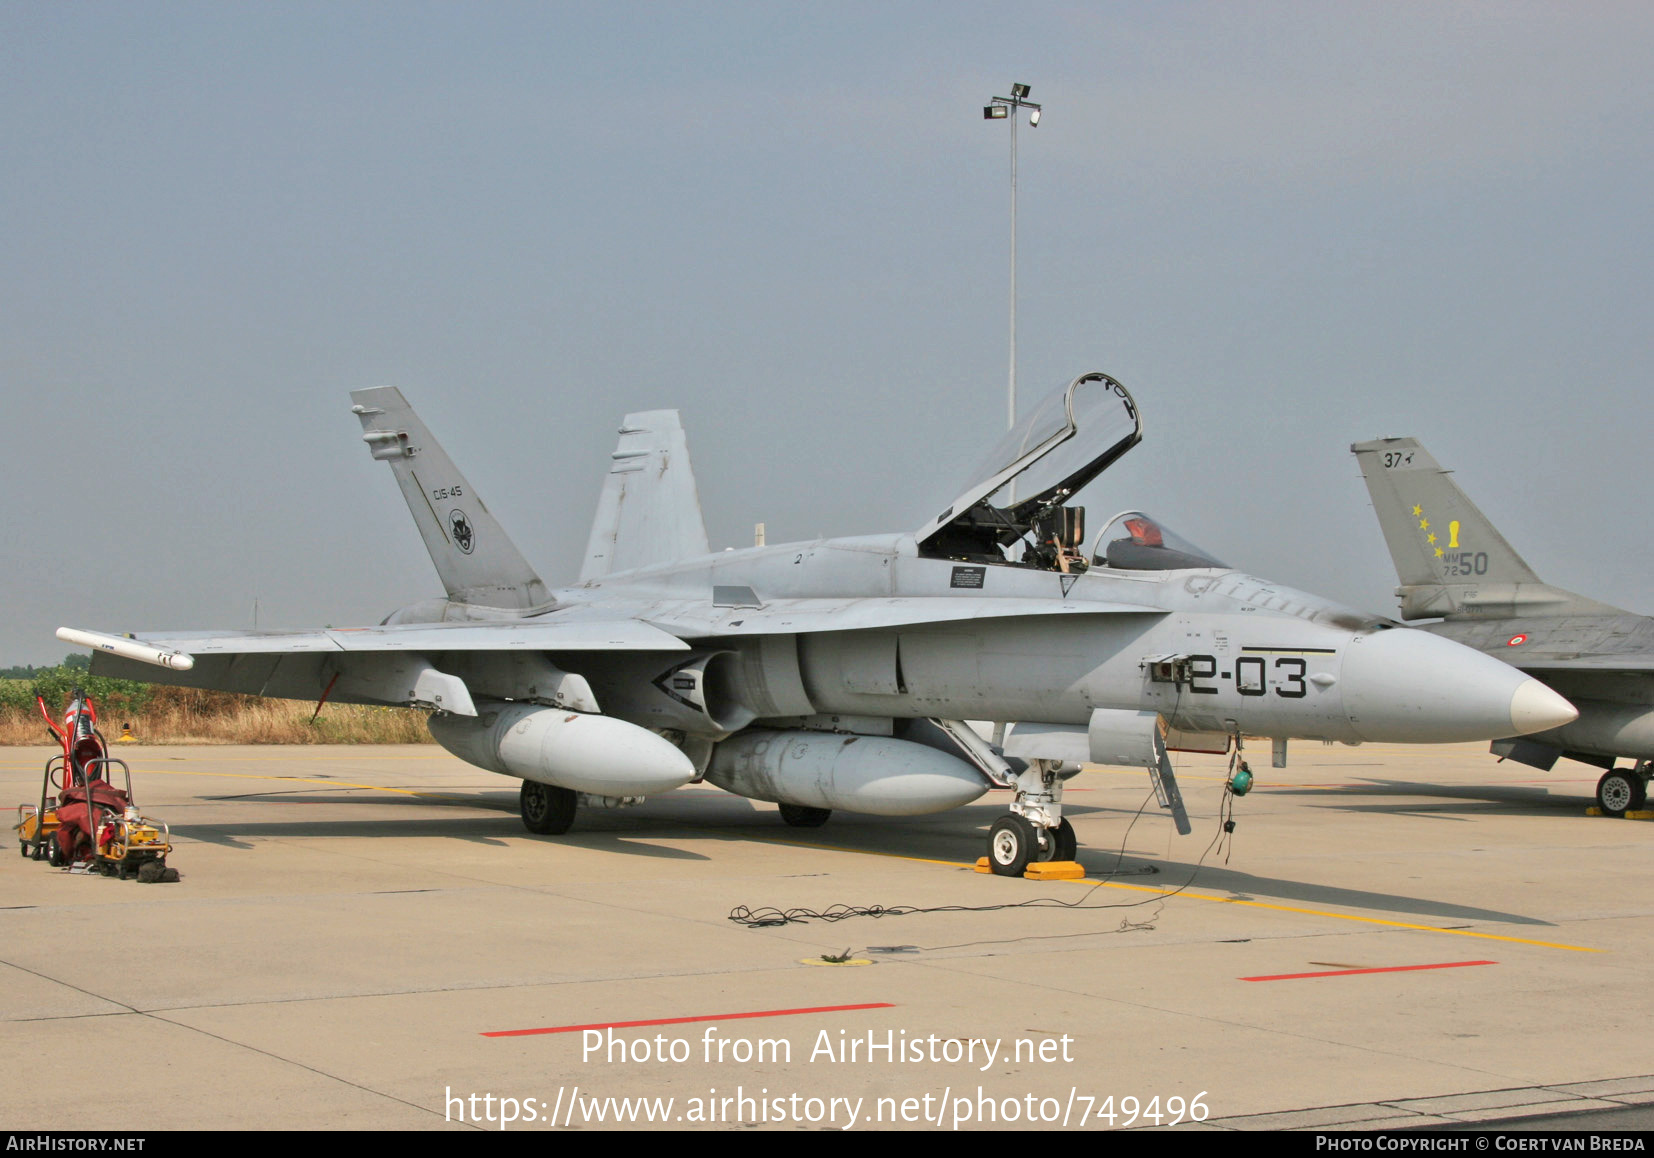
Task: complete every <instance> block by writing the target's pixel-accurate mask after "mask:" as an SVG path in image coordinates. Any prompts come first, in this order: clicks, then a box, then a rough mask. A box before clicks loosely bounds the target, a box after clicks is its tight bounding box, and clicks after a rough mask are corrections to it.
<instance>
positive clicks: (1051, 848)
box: [988, 812, 1079, 877]
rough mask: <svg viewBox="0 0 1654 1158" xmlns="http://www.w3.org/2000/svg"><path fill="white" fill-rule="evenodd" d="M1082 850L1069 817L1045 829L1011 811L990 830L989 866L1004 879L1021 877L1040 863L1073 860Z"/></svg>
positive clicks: (995, 822)
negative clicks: (1055, 825)
mask: <svg viewBox="0 0 1654 1158" xmlns="http://www.w3.org/2000/svg"><path fill="white" fill-rule="evenodd" d="M1041 837H1043V838H1044V839H1043V840H1042V839H1041ZM1078 850H1079V842H1078V841H1077V840H1076V839H1075V837H1074V826H1073V825H1072V824H1069V823H1068V820H1067V818H1064V819H1063V820H1062V821H1061V822H1060V823H1059V824H1058V825H1057V827H1055V828H1047V829H1044V830H1041V829H1039V828H1037V827H1036V826H1035V825H1034V822H1033V821H1031V820H1029V819H1028V818H1027V817H1026V816H1019V815H1018V814H1017V813H1015V812H1007V813H1006V814H1005V815H1004V816H1001V817H1000V818H999V819H998V820H996V821H994V826H993V827H992V828H991V829H989V830H988V867H990V868H991V869H993V871H994V872H995V874H997V875H999V876H1002V877H1019V876H1021V875H1022V874H1023V873H1025V872H1027V871H1028V866H1029V865H1030V864H1034V863H1036V862H1040V861H1052V860H1073V859H1074V856H1075V854H1076V853H1077V852H1078Z"/></svg>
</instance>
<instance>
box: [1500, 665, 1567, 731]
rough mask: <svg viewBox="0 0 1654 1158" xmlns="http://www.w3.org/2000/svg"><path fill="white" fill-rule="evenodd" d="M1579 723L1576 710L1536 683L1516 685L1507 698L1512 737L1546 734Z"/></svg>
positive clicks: (1535, 681) (1530, 681) (1542, 685)
mask: <svg viewBox="0 0 1654 1158" xmlns="http://www.w3.org/2000/svg"><path fill="white" fill-rule="evenodd" d="M1577 719H1579V709H1578V708H1576V707H1574V706H1573V705H1572V704H1570V703H1569V702H1568V701H1567V700H1565V699H1563V698H1562V697H1561V696H1559V695H1557V694H1556V693H1555V692H1553V691H1552V690H1551V689H1550V688H1548V687H1546V686H1545V685H1544V684H1542V683H1540V682H1539V681H1538V680H1534V679H1530V680H1529V681H1528V682H1527V683H1525V684H1520V685H1518V687H1517V689H1516V694H1515V695H1513V696H1511V698H1510V723H1511V727H1513V728H1515V729H1516V731H1515V733H1514V734H1515V735H1518V736H1526V735H1527V734H1528V733H1530V732H1548V731H1550V730H1551V729H1552V728H1560V727H1561V726H1562V725H1563V724H1571V723H1573V722H1574V721H1575V720H1577Z"/></svg>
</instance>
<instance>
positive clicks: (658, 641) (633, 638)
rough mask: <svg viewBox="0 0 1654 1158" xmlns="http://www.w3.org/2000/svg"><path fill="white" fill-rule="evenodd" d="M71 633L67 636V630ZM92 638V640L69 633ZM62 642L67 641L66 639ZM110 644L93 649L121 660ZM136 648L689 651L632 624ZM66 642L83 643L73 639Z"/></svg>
mask: <svg viewBox="0 0 1654 1158" xmlns="http://www.w3.org/2000/svg"><path fill="white" fill-rule="evenodd" d="M64 630H68V629H64ZM73 634H74V635H77V636H92V637H94V638H95V637H96V633H93V632H74V633H73ZM63 638H66V637H63ZM102 638H103V639H106V640H113V641H114V643H113V644H109V645H105V644H101V643H100V644H91V645H90V646H93V647H95V648H97V649H98V650H102V651H105V652H111V653H114V654H119V653H120V652H119V648H118V647H116V646H115V644H118V643H119V642H120V639H118V638H116V637H111V636H104V637H102ZM129 638H131V639H132V640H133V641H135V642H137V643H140V644H148V645H150V646H151V647H155V648H159V649H163V650H166V651H172V652H184V653H186V654H188V655H190V656H193V657H197V658H200V657H203V656H212V655H253V654H272V653H273V654H280V655H300V654H303V653H305V652H353V651H686V650H688V648H689V645H688V644H686V643H685V642H684V641H683V640H681V639H678V638H677V637H676V636H672V635H668V634H667V633H666V632H664V631H662V630H660V629H659V628H656V627H651V626H649V624H647V623H641V622H639V621H637V620H635V619H595V618H585V617H582V618H578V619H569V620H562V619H542V620H533V619H530V620H505V621H501V622H497V623H494V622H485V623H408V624H394V625H391V626H380V627H330V628H324V629H322V630H320V631H213V632H187V631H155V632H149V631H146V632H144V633H143V634H142V635H137V636H133V637H129ZM70 642H84V641H83V640H80V639H71V640H70Z"/></svg>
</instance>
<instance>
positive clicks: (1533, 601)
mask: <svg viewBox="0 0 1654 1158" xmlns="http://www.w3.org/2000/svg"><path fill="white" fill-rule="evenodd" d="M1350 450H1352V451H1353V452H1354V453H1355V457H1356V460H1357V461H1358V462H1360V464H1361V473H1362V475H1363V477H1365V479H1366V480H1367V492H1368V493H1369V494H1370V495H1371V496H1372V500H1373V509H1374V510H1375V511H1376V512H1377V513H1378V522H1379V526H1381V527H1382V528H1383V529H1384V540H1385V542H1386V543H1387V544H1388V545H1389V548H1390V558H1391V559H1392V560H1393V561H1394V562H1395V565H1396V574H1397V576H1398V577H1399V578H1400V579H1401V586H1400V587H1398V588H1397V589H1396V594H1397V595H1398V596H1400V597H1401V617H1402V618H1403V619H1434V618H1438V617H1439V618H1440V619H1441V622H1440V623H1432V624H1427V625H1425V628H1424V629H1425V630H1426V631H1430V632H1433V633H1435V634H1436V635H1440V636H1443V637H1445V638H1447V639H1452V640H1456V641H1458V642H1459V643H1463V644H1467V645H1468V646H1470V647H1474V648H1476V649H1477V650H1478V651H1483V652H1486V653H1487V654H1488V655H1492V656H1497V657H1498V658H1499V659H1502V660H1504V661H1505V662H1506V663H1508V664H1510V665H1512V666H1513V667H1517V668H1520V669H1521V670H1522V671H1525V672H1527V673H1528V674H1530V675H1533V676H1535V677H1537V678H1539V679H1542V680H1544V681H1545V683H1547V684H1549V685H1550V686H1551V687H1553V688H1555V689H1556V690H1557V691H1558V692H1561V693H1562V694H1563V695H1565V696H1567V697H1568V700H1569V701H1570V702H1571V703H1572V704H1573V705H1574V707H1576V708H1578V709H1579V719H1577V720H1575V721H1573V722H1572V723H1569V724H1564V725H1563V726H1562V727H1560V728H1553V729H1551V730H1549V731H1546V732H1541V733H1538V734H1535V735H1530V736H1523V737H1512V738H1508V739H1501V740H1496V741H1494V743H1493V751H1494V753H1495V754H1496V755H1498V756H1499V757H1501V758H1504V759H1511V760H1515V761H1518V762H1519V763H1522V764H1527V765H1530V766H1532V767H1534V768H1542V769H1549V768H1550V767H1551V766H1552V765H1554V764H1555V763H1556V761H1557V759H1558V758H1559V757H1562V756H1566V757H1568V758H1569V759H1572V760H1579V761H1582V762H1584V763H1586V764H1594V765H1596V766H1597V767H1599V768H1605V769H1607V771H1606V772H1604V773H1603V775H1602V779H1601V780H1599V781H1598V782H1597V805H1598V807H1600V808H1601V809H1602V811H1603V812H1605V813H1607V814H1608V815H1610V816H1623V815H1625V813H1627V812H1631V811H1636V810H1638V809H1641V808H1642V807H1643V805H1644V803H1646V801H1647V796H1648V780H1649V774H1650V772H1651V771H1654V619H1650V618H1649V617H1648V616H1646V615H1634V614H1632V613H1631V612H1629V611H1624V610H1621V609H1620V608H1618V607H1611V606H1609V605H1608V604H1606V603H1599V602H1597V601H1596V600H1595V599H1587V598H1586V597H1585V596H1583V595H1575V594H1574V593H1573V592H1572V591H1564V590H1563V589H1562V588H1560V587H1552V586H1551V585H1550V584H1548V583H1542V582H1540V579H1539V576H1537V575H1535V574H1534V573H1533V569H1532V568H1530V567H1529V566H1528V565H1527V563H1526V562H1524V561H1523V559H1522V557H1521V556H1520V555H1518V554H1517V553H1516V552H1515V551H1514V550H1512V549H1511V545H1510V544H1509V543H1507V542H1505V539H1504V536H1502V535H1501V534H1499V532H1498V531H1497V530H1496V529H1495V528H1494V526H1493V524H1492V523H1490V522H1488V519H1487V516H1486V515H1484V514H1482V512H1481V511H1479V510H1478V509H1477V508H1476V504H1475V503H1473V502H1471V501H1470V499H1469V498H1468V497H1467V496H1466V495H1465V493H1464V492H1463V491H1461V490H1460V489H1459V486H1458V484H1457V483H1455V482H1454V481H1453V480H1452V478H1451V477H1449V472H1447V471H1445V470H1443V469H1442V468H1441V467H1440V466H1438V465H1437V464H1436V460H1435V459H1434V458H1432V457H1430V452H1429V451H1427V450H1425V449H1424V447H1422V446H1420V445H1419V443H1418V440H1417V439H1414V438H1380V439H1374V440H1373V441H1371V442H1358V443H1356V444H1355V445H1354V446H1352V447H1350ZM1621 757H1625V758H1629V759H1630V760H1631V761H1632V764H1631V766H1629V767H1620V766H1616V761H1617V760H1618V759H1619V758H1621Z"/></svg>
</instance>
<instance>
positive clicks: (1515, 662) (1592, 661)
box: [1498, 655, 1654, 672]
mask: <svg viewBox="0 0 1654 1158" xmlns="http://www.w3.org/2000/svg"><path fill="white" fill-rule="evenodd" d="M1498 658H1499V659H1503V660H1505V661H1506V662H1507V663H1509V664H1511V665H1512V666H1513V667H1519V668H1521V669H1522V670H1523V671H1526V672H1544V671H1580V672H1593V671H1596V672H1654V655H1578V656H1570V657H1568V658H1552V657H1550V656H1543V655H1541V656H1535V657H1534V658H1533V659H1532V660H1520V659H1518V658H1517V657H1513V656H1503V655H1501V656H1499V657H1498Z"/></svg>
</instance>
